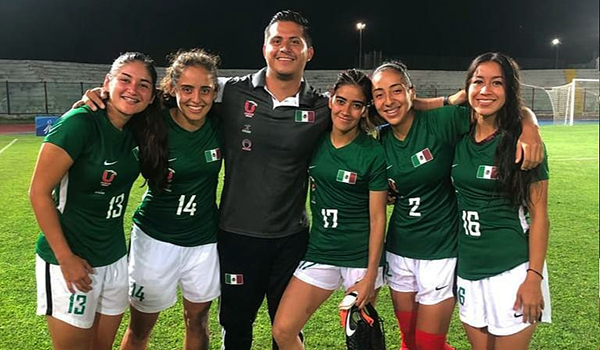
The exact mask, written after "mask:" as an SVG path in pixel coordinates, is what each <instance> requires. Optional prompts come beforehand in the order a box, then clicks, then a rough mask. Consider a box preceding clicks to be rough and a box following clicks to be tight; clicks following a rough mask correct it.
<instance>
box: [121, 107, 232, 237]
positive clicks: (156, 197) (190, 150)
mask: <svg viewBox="0 0 600 350" xmlns="http://www.w3.org/2000/svg"><path fill="white" fill-rule="evenodd" d="M164 117H165V120H166V124H167V126H168V128H169V175H168V185H167V188H166V189H165V190H164V191H162V192H157V191H156V190H155V189H153V188H149V189H148V191H147V192H146V194H145V195H144V198H143V200H142V203H141V204H140V206H139V207H138V208H137V210H136V212H135V214H134V216H133V221H134V222H135V223H136V224H137V225H138V226H139V227H140V228H141V229H142V230H143V231H144V232H145V233H146V234H148V235H149V236H150V237H152V238H154V239H157V240H159V241H163V242H168V243H172V244H175V245H178V246H184V247H193V246H198V245H202V244H208V243H214V242H216V240H217V229H218V224H219V212H218V209H217V205H216V203H215V197H216V192H217V182H218V177H219V171H220V170H221V148H220V147H221V142H220V137H219V125H218V122H219V119H218V118H217V117H215V116H212V115H208V116H206V122H205V124H204V125H203V126H202V127H201V128H200V129H198V130H196V131H193V132H189V131H186V130H185V129H183V128H181V127H180V126H179V125H177V123H175V121H174V120H173V118H171V115H170V114H169V111H168V110H165V111H164Z"/></svg>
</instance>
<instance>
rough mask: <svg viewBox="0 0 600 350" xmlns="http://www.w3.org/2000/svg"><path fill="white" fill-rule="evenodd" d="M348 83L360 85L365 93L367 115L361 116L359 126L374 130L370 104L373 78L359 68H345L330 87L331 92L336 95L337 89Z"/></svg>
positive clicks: (366, 129) (368, 130)
mask: <svg viewBox="0 0 600 350" xmlns="http://www.w3.org/2000/svg"><path fill="white" fill-rule="evenodd" d="M346 85H353V86H356V87H358V88H359V89H360V90H361V91H362V93H363V95H365V112H366V113H367V115H366V117H365V118H360V121H359V123H358V126H359V127H360V129H361V130H362V131H365V132H367V133H371V132H373V131H374V130H375V126H376V124H375V122H374V120H373V115H372V114H371V113H369V109H370V108H369V105H370V104H371V100H372V95H371V94H372V91H371V90H372V84H371V79H369V77H368V76H367V75H366V74H365V73H363V72H361V71H359V70H358V69H348V70H344V71H341V72H340V74H338V76H337V79H336V81H335V83H334V84H333V86H332V87H331V88H330V89H329V93H330V94H331V96H333V95H335V92H336V91H337V89H339V88H340V87H342V86H346Z"/></svg>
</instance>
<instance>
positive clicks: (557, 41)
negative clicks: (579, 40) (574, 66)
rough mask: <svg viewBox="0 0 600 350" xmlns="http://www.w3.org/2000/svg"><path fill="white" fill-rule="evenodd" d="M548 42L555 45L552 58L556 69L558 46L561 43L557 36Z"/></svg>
mask: <svg viewBox="0 0 600 350" xmlns="http://www.w3.org/2000/svg"><path fill="white" fill-rule="evenodd" d="M550 43H551V44H552V46H556V58H555V59H554V69H557V68H558V46H559V45H560V44H562V43H561V42H560V39H559V38H554V39H552V41H551V42H550Z"/></svg>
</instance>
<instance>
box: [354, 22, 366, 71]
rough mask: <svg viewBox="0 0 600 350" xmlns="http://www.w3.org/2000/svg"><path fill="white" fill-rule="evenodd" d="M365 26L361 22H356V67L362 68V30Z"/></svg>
mask: <svg viewBox="0 0 600 350" xmlns="http://www.w3.org/2000/svg"><path fill="white" fill-rule="evenodd" d="M366 26H367V25H366V24H365V23H363V22H358V23H356V29H358V69H362V32H363V29H365V27H366Z"/></svg>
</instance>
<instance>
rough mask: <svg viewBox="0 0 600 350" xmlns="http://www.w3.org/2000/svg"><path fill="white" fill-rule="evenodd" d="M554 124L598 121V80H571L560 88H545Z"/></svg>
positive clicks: (599, 105) (599, 102) (599, 104)
mask: <svg viewBox="0 0 600 350" xmlns="http://www.w3.org/2000/svg"><path fill="white" fill-rule="evenodd" d="M545 90H546V92H547V93H548V96H549V97H550V103H551V104H552V115H553V118H554V123H555V124H565V125H573V122H576V121H580V120H598V114H599V108H600V100H599V99H598V98H599V97H598V95H599V80H598V79H573V81H572V82H570V83H569V84H566V85H562V86H556V87H551V88H546V89H545Z"/></svg>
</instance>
